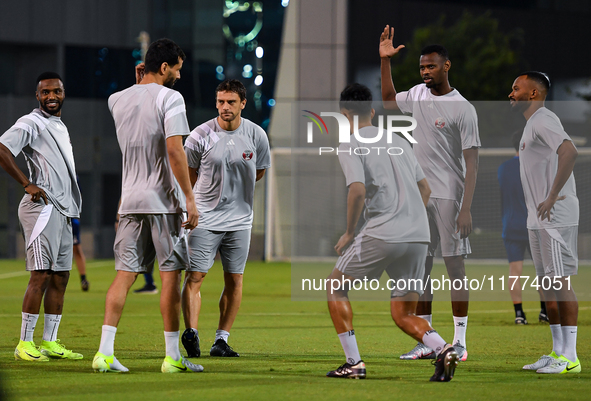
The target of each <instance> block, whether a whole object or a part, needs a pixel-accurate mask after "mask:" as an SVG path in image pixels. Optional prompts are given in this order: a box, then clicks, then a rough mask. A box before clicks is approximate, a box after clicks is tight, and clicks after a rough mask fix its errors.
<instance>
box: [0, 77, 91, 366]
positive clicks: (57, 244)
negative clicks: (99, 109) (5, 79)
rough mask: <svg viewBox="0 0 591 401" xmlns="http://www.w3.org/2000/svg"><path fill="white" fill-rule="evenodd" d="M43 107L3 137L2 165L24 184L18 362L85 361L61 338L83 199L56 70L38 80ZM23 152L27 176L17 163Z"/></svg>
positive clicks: (21, 219)
mask: <svg viewBox="0 0 591 401" xmlns="http://www.w3.org/2000/svg"><path fill="white" fill-rule="evenodd" d="M36 97H37V100H38V101H39V108H38V109H35V110H33V111H32V112H31V113H29V114H27V115H26V116H23V117H21V118H20V119H19V120H18V121H17V122H16V124H14V125H13V126H12V127H11V128H10V129H9V130H8V131H6V132H5V133H4V134H3V135H2V136H1V137H0V165H1V166H2V168H4V170H6V172H7V173H8V174H10V176H11V177H12V178H14V179H15V180H16V181H17V182H18V183H19V184H20V185H22V186H23V188H24V190H25V192H26V194H25V196H24V197H23V199H22V200H21V202H20V205H19V208H18V217H19V221H20V224H21V227H22V230H23V234H24V238H25V246H26V254H27V255H26V268H27V271H30V272H31V276H30V278H29V285H28V286H27V290H26V291H25V297H24V299H23V309H22V325H21V336H20V341H19V343H18V346H17V347H16V350H15V351H14V357H15V359H17V360H18V359H22V360H25V361H35V362H39V361H48V360H49V358H59V359H82V354H78V353H76V352H72V351H70V350H68V349H66V347H65V346H64V345H63V344H61V343H60V341H59V340H58V339H57V332H58V327H59V325H60V321H61V318H62V310H63V306H64V294H65V292H66V286H67V284H68V279H69V278H70V270H72V255H73V240H72V239H73V237H72V222H71V220H72V218H78V217H79V216H80V210H81V206H82V198H81V196H80V190H79V188H78V184H77V182H76V168H75V165H74V154H73V152H72V145H71V143H70V135H69V133H68V129H67V128H66V126H65V125H64V123H63V122H62V120H61V114H62V112H61V109H62V104H63V102H64V98H65V91H64V84H63V82H62V79H61V78H60V76H59V75H58V74H56V73H55V72H45V73H43V74H41V75H40V76H39V78H37V91H36ZM21 151H22V152H23V155H24V156H25V160H26V161H27V165H28V167H29V178H27V176H25V175H24V174H23V172H22V171H21V170H20V169H19V168H18V166H17V165H16V163H15V161H14V157H16V156H17V155H18V154H19V153H20V152H21ZM41 301H43V309H44V314H45V325H44V328H43V342H42V343H41V346H40V347H39V349H37V348H36V347H35V343H34V342H33V333H34V331H35V325H36V324H37V319H38V318H39V310H40V308H41Z"/></svg>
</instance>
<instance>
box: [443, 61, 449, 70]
mask: <svg viewBox="0 0 591 401" xmlns="http://www.w3.org/2000/svg"><path fill="white" fill-rule="evenodd" d="M450 68H451V61H450V60H445V63H443V71H445V72H447V71H449V69H450Z"/></svg>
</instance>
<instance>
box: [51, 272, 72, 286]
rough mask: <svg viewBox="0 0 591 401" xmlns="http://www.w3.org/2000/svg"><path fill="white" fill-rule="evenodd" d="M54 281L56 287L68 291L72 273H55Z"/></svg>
mask: <svg viewBox="0 0 591 401" xmlns="http://www.w3.org/2000/svg"><path fill="white" fill-rule="evenodd" d="M52 279H53V283H54V285H55V286H56V287H57V288H58V289H60V290H64V291H65V290H66V286H67V285H68V281H69V280H70V272H69V271H66V272H54V273H53V274H52Z"/></svg>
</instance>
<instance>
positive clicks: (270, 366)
mask: <svg viewBox="0 0 591 401" xmlns="http://www.w3.org/2000/svg"><path fill="white" fill-rule="evenodd" d="M113 266H114V263H113V261H91V262H89V269H88V278H89V280H90V282H91V286H90V291H89V292H88V293H83V292H82V291H81V290H80V287H79V285H78V274H77V273H76V272H75V271H74V272H73V274H72V278H71V280H70V285H69V288H68V291H67V294H66V303H65V308H64V318H63V319H62V323H61V326H60V333H59V338H60V339H61V340H62V342H63V343H65V344H66V346H67V347H68V348H70V349H73V350H75V351H77V352H81V353H83V354H84V359H83V360H80V361H69V360H65V361H64V360H52V361H49V362H47V363H31V362H25V361H15V360H14V357H13V352H14V348H15V346H16V344H17V342H18V337H19V333H20V322H21V315H20V310H21V302H22V296H23V293H24V291H25V287H26V284H27V280H28V276H27V275H26V274H25V272H24V262H22V261H0V316H1V322H2V324H1V325H0V338H1V339H2V340H1V342H0V382H1V386H2V387H3V388H4V390H5V391H6V392H7V393H8V399H9V400H10V399H12V400H45V399H48V400H49V399H59V400H64V401H65V400H102V401H104V400H108V401H114V400H126V401H130V400H135V399H142V400H180V399H198V400H250V399H252V400H290V399H299V400H301V399H305V400H316V399H322V400H347V399H351V400H365V399H381V400H386V399H409V400H410V399H438V400H446V399H454V400H477V399H482V400H488V399H531V400H542V399H549V400H562V399H564V400H582V399H589V397H590V395H589V394H590V391H591V349H590V347H589V344H590V342H591V331H590V330H589V327H590V326H591V302H588V301H581V302H580V313H579V333H578V354H579V359H580V360H581V362H582V366H583V372H582V373H581V374H576V375H549V376H541V375H537V374H536V373H534V372H526V371H523V370H522V369H521V367H522V366H523V365H524V364H527V363H531V362H534V361H535V360H537V358H538V357H539V356H540V355H541V354H543V353H548V352H550V350H551V339H550V330H549V328H548V327H547V326H544V325H541V324H538V323H537V322H536V320H537V319H536V317H537V311H538V306H539V305H538V303H537V302H534V301H528V302H526V303H525V305H524V306H525V310H526V313H527V314H528V318H529V320H530V325H529V326H519V327H518V326H515V325H514V324H513V317H514V316H513V308H512V306H511V302H510V298H509V294H508V293H507V295H506V301H503V302H500V301H495V302H485V301H479V302H473V303H471V304H470V314H469V316H470V319H469V325H468V335H467V345H468V351H469V358H468V361H467V362H464V363H461V364H460V366H459V367H458V369H457V370H456V375H455V377H454V379H453V380H452V381H451V382H450V383H431V382H429V381H428V380H429V377H430V376H431V375H432V373H433V367H432V366H431V364H430V363H429V361H401V360H399V359H398V356H399V354H401V353H403V352H406V351H408V350H409V349H410V348H412V347H413V346H414V341H413V340H412V339H411V338H409V337H407V336H405V335H404V334H403V333H402V332H401V331H400V330H399V329H398V328H397V327H396V326H395V325H394V323H393V322H392V320H391V318H390V314H389V309H388V308H389V306H388V303H387V302H353V310H354V312H355V319H354V324H355V331H356V334H357V340H358V344H359V349H360V352H361V356H362V358H363V359H364V360H365V362H366V364H367V372H368V377H367V379H366V380H342V379H328V378H326V377H325V374H326V372H327V371H329V370H332V369H335V368H336V367H338V366H339V365H340V364H341V363H343V362H344V354H343V351H342V349H341V346H340V343H339V340H338V338H337V336H336V333H335V331H334V328H333V326H332V322H331V320H330V316H329V314H328V311H327V307H326V303H325V302H294V301H292V300H291V296H290V291H291V284H290V281H291V272H290V270H291V266H290V264H288V263H256V262H251V263H249V264H248V265H247V269H246V274H245V284H244V298H243V302H242V307H241V309H240V312H239V314H238V317H237V319H236V322H235V324H234V327H233V329H232V335H231V337H230V344H231V345H232V346H233V347H234V349H235V350H237V351H238V352H240V354H241V357H240V358H236V359H220V358H217V359H216V358H210V357H209V356H208V355H209V352H208V351H209V347H210V346H211V344H212V342H213V337H214V334H215V329H216V327H217V320H218V309H217V302H218V299H219V295H220V292H221V289H222V286H223V280H222V273H221V268H220V266H219V264H218V263H216V265H215V266H214V268H213V269H212V271H211V273H210V274H209V275H208V276H207V278H206V280H205V282H204V284H203V288H202V297H203V307H202V311H201V318H200V327H199V329H200V337H201V342H202V351H204V352H203V353H204V354H205V356H204V357H202V358H199V359H193V361H197V362H198V363H200V364H202V365H203V366H204V367H205V372H204V373H197V374H177V375H164V374H162V373H160V365H161V363H162V359H163V357H164V353H163V351H164V336H163V333H162V320H161V317H160V312H159V308H158V302H159V296H158V295H137V294H132V293H130V294H129V297H128V299H127V305H126V307H125V311H124V314H123V318H122V320H121V323H120V325H119V331H118V333H117V337H116V342H115V354H116V355H117V357H118V359H119V360H120V361H121V362H122V363H123V364H124V365H126V366H127V367H128V368H129V369H130V373H128V374H96V373H93V371H92V368H91V362H92V357H93V355H94V353H95V352H96V351H97V349H98V346H99V340H100V332H101V325H102V319H103V314H104V310H103V309H104V303H105V294H106V291H107V289H108V286H109V285H110V283H111V281H112V279H113V277H114V274H115V272H114V268H113ZM491 268H494V266H492V267H491V266H472V265H471V264H470V263H469V261H468V262H467V270H468V271H469V272H470V274H472V273H474V275H475V276H478V275H480V276H482V274H481V273H483V272H487V271H490V269H491ZM586 268H587V270H591V269H590V268H588V267H586ZM435 270H436V271H437V272H440V273H441V272H442V271H443V268H442V267H441V266H436V269H435ZM507 270H508V269H507ZM505 274H507V273H505ZM157 284H158V281H157ZM141 285H143V279H142V277H139V278H138V282H137V283H136V284H135V286H134V288H138V287H139V286H141ZM434 312H435V313H434V322H433V323H434V326H435V328H436V329H437V330H438V331H439V333H440V334H441V335H442V336H443V337H444V338H446V339H448V341H451V339H452V338H453V323H452V322H453V321H452V317H451V307H450V304H449V302H448V301H445V302H435V303H434ZM42 330H43V317H42V316H41V317H40V319H39V322H38V325H37V330H36V333H35V341H36V342H37V343H40V341H41V336H42ZM181 347H182V346H181ZM181 349H182V348H181ZM0 398H1V397H0Z"/></svg>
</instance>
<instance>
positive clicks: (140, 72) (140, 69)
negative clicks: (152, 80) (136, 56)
mask: <svg viewBox="0 0 591 401" xmlns="http://www.w3.org/2000/svg"><path fill="white" fill-rule="evenodd" d="M145 72H146V64H144V63H139V64H138V65H136V66H135V83H136V84H139V83H140V82H141V81H142V79H144V74H145Z"/></svg>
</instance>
